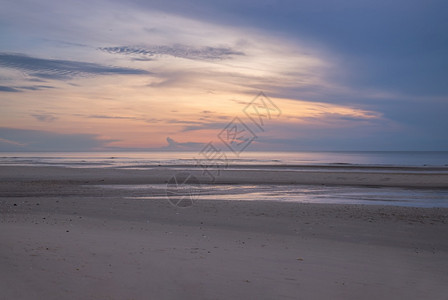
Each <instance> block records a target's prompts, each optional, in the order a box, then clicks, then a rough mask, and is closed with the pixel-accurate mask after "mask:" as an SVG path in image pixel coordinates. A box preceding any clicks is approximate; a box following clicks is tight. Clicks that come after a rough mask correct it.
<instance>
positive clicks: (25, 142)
mask: <svg viewBox="0 0 448 300" xmlns="http://www.w3.org/2000/svg"><path fill="white" fill-rule="evenodd" d="M114 141H116V140H112V139H108V140H107V139H101V138H100V137H99V136H98V135H95V134H68V133H56V132H50V131H42V130H31V129H18V128H8V127H0V151H89V150H90V151H91V150H95V149H102V148H103V147H107V144H108V143H110V142H114Z"/></svg>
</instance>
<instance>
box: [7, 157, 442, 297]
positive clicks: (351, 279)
mask: <svg viewBox="0 0 448 300" xmlns="http://www.w3.org/2000/svg"><path fill="white" fill-rule="evenodd" d="M304 169H305V170H304ZM221 171H222V172H220V174H219V176H216V178H215V182H214V183H216V184H253V185H255V184H258V185H263V184H272V183H277V184H285V188H286V187H287V186H289V185H295V186H299V187H300V186H302V185H306V184H320V185H342V186H344V185H347V186H371V187H414V188H417V187H418V188H419V189H426V190H431V189H435V188H437V189H444V188H447V185H448V174H447V173H446V169H445V168H429V167H428V168H424V167H422V168H370V169H369V168H367V169H366V168H361V169H360V168H347V167H345V168H344V167H343V166H342V167H334V166H332V167H327V168H325V167H322V166H319V167H306V168H304V167H296V168H292V167H288V168H283V169H282V168H266V166H262V167H261V166H250V167H249V166H241V167H238V168H230V169H228V170H221ZM179 172H182V173H188V174H192V175H193V176H195V177H196V178H198V180H199V181H200V182H201V184H203V185H207V184H209V183H210V182H209V181H210V179H207V177H206V175H204V174H203V170H200V169H197V168H192V167H185V166H184V167H163V166H162V167H160V166H154V167H151V168H147V169H146V170H136V169H118V168H110V169H106V168H63V167H48V166H43V167H32V166H2V167H0V178H1V180H0V181H1V182H0V209H1V211H0V212H1V217H0V228H1V230H0V236H1V238H0V241H1V242H0V243H1V248H0V265H1V268H0V279H1V280H0V290H1V291H2V295H1V296H0V298H1V299H243V298H244V299H378V298H382V299H402V298H406V299H446V295H447V292H448V289H447V288H446V282H448V273H447V272H446V270H447V269H448V240H447V239H446V237H447V236H448V224H447V223H448V209H447V208H441V207H398V206H394V205H388V206H383V205H359V204H328V203H295V202H281V201H244V200H241V201H235V200H232V201H230V200H224V199H223V198H225V195H226V194H225V193H226V192H225V190H224V191H221V192H220V193H221V194H223V195H224V196H223V197H220V200H213V199H212V198H213V197H212V196H210V197H209V198H208V199H205V200H201V199H199V200H196V201H194V203H192V205H191V206H189V207H186V208H181V207H176V206H173V205H172V203H170V201H168V200H169V199H167V197H166V195H165V194H164V193H163V192H161V190H158V189H155V188H153V187H148V188H147V189H145V190H144V192H143V191H142V190H139V189H125V188H110V187H113V186H114V185H122V186H126V185H139V184H140V185H142V184H155V185H157V184H159V185H164V184H166V182H168V181H169V180H170V178H172V176H174V175H176V174H178V173H179ZM207 180H208V181H207ZM108 186H110V187H108ZM148 195H149V196H150V197H147V196H148Z"/></svg>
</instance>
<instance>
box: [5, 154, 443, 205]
mask: <svg viewBox="0 0 448 300" xmlns="http://www.w3.org/2000/svg"><path fill="white" fill-rule="evenodd" d="M226 156H227V159H228V163H229V164H230V165H232V164H238V165H266V166H267V165H318V166H328V165H330V166H332V165H335V166H340V165H344V166H345V165H353V166H417V167H418V166H438V167H442V166H443V167H445V166H448V151H446V152H244V153H242V154H241V155H240V156H239V157H235V155H234V154H233V153H226ZM196 159H204V157H202V156H201V155H200V154H198V153H196V152H79V153H68V152H59V153H55V152H54V153H50V152H48V153H42V152H39V153H4V152H3V153H1V152H0V165H29V166H64V167H75V168H87V167H99V168H138V169H145V168H150V167H154V166H159V165H162V166H164V165H165V166H169V165H195V164H196V163H197V161H196ZM105 188H120V189H124V190H128V191H130V190H134V191H135V190H142V189H143V190H145V189H146V190H148V193H147V196H144V197H140V198H146V199H148V200H149V201H150V199H153V198H160V197H164V194H165V189H166V185H163V184H160V185H150V184H148V185H121V186H120V185H116V186H112V185H109V186H107V187H105ZM154 191H156V192H154ZM157 191H158V192H157ZM197 198H198V199H197V200H199V201H200V200H201V199H203V200H206V199H207V200H213V199H215V200H217V199H227V200H236V201H237V200H245V201H252V200H253V201H263V200H265V201H266V200H271V201H293V202H306V203H338V204H380V205H398V206H413V207H448V190H446V189H426V190H422V189H405V188H386V187H385V188H368V187H349V186H340V187H332V186H302V185H290V186H285V185H250V186H246V185H202V186H201V188H200V191H199V193H198V194H197Z"/></svg>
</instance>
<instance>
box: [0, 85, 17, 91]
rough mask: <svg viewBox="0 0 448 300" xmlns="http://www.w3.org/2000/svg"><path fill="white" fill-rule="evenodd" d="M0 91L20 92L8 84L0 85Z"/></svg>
mask: <svg viewBox="0 0 448 300" xmlns="http://www.w3.org/2000/svg"><path fill="white" fill-rule="evenodd" d="M0 92H7V93H18V92H21V90H18V89H16V88H13V87H10V86H4V85H0Z"/></svg>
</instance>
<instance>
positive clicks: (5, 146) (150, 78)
mask: <svg viewBox="0 0 448 300" xmlns="http://www.w3.org/2000/svg"><path fill="white" fill-rule="evenodd" d="M0 1H1V9H0V41H1V42H0V104H1V109H0V151H91V150H98V151H104V150H133V151H134V150H197V149H201V148H202V147H203V145H205V144H207V143H208V142H210V141H218V140H219V138H218V135H219V133H220V132H221V131H222V130H223V129H224V128H226V126H227V125H228V124H229V122H231V121H232V120H234V118H235V117H238V118H240V120H242V121H243V122H244V123H245V124H247V126H248V127H250V128H251V129H252V130H253V131H254V133H255V134H256V135H257V137H258V138H257V139H256V140H255V141H254V143H253V144H251V145H250V150H251V151H257V150H260V151H262V150H263V151H264V150H277V151H281V150H283V151H293V150H448V134H447V128H448V117H447V116H446V114H447V113H448V82H447V80H448V55H447V53H448V35H447V32H448V18H447V17H446V14H447V12H448V2H446V1H413V0H406V1H401V0H397V1H359V0H353V1H351V0H347V1H339V0H334V1H333V0H332V1H330V0H328V1H260V0H258V1H255V0H246V1H237V0H228V1H206V0H188V1H187V0H174V1H159V0H155V1H143V0H129V1H119V0H117V1H113V0H110V1H107V0H91V1H70V0H69V1H56V0H40V1H31V0H29V1H22V0H15V1H4V0H0ZM260 92H263V93H264V95H266V96H267V97H268V99H269V100H270V101H272V103H273V104H274V105H275V106H276V107H277V108H278V109H279V114H276V115H272V116H271V118H267V117H266V115H265V117H266V118H265V124H264V127H263V129H262V130H260V128H256V126H254V124H253V122H251V120H250V118H248V117H247V115H245V113H244V111H243V110H244V108H245V107H246V106H247V105H248V104H249V103H250V102H251V101H252V100H253V99H254V98H255V97H256V96H257V95H258V94H259V93H260ZM280 112H281V113H280Z"/></svg>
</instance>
